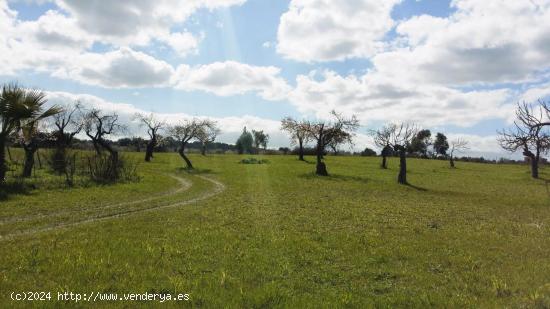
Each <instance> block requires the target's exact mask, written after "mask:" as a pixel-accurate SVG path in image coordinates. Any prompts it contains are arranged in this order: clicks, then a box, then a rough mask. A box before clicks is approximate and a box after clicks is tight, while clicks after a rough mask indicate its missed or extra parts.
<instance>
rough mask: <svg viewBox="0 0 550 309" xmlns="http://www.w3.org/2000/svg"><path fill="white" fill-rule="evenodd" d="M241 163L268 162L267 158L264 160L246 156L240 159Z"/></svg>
mask: <svg viewBox="0 0 550 309" xmlns="http://www.w3.org/2000/svg"><path fill="white" fill-rule="evenodd" d="M240 163H241V164H268V163H269V161H268V160H265V159H260V160H258V159H256V158H247V159H242V160H241V162H240Z"/></svg>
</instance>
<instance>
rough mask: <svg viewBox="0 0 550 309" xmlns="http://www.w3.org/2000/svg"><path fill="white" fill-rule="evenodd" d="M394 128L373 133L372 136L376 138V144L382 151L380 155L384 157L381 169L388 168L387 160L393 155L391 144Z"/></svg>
mask: <svg viewBox="0 0 550 309" xmlns="http://www.w3.org/2000/svg"><path fill="white" fill-rule="evenodd" d="M392 133H393V128H392V127H391V126H385V127H383V128H382V129H379V130H376V131H371V135H372V136H373V137H374V144H375V145H376V146H377V147H379V148H380V149H382V150H381V152H380V155H381V157H382V163H381V165H380V167H381V168H383V169H387V168H388V160H387V158H388V157H389V156H391V155H392V153H393V148H392V146H391V144H390V139H391V135H392Z"/></svg>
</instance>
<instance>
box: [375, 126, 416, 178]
mask: <svg viewBox="0 0 550 309" xmlns="http://www.w3.org/2000/svg"><path fill="white" fill-rule="evenodd" d="M417 131H418V130H417V129H416V126H414V125H409V124H403V123H402V124H389V125H387V126H385V127H384V128H382V129H381V130H380V131H378V132H383V133H384V134H379V135H377V137H376V138H375V141H376V140H377V139H378V140H377V145H386V146H391V147H392V149H393V151H395V152H396V153H397V154H398V155H399V174H398V176H397V182H398V183H400V184H408V182H407V149H408V147H409V145H410V144H411V142H412V140H413V138H414V137H415V136H416V134H417Z"/></svg>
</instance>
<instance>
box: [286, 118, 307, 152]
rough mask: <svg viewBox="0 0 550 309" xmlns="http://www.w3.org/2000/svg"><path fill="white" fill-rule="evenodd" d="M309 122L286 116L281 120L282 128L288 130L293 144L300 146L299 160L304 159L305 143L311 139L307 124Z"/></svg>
mask: <svg viewBox="0 0 550 309" xmlns="http://www.w3.org/2000/svg"><path fill="white" fill-rule="evenodd" d="M306 124H307V122H304V121H302V122H298V121H296V120H294V119H293V118H291V117H286V118H284V119H283V120H282V121H281V129H282V130H283V131H286V132H287V133H288V134H289V135H290V137H291V144H292V145H297V146H298V160H300V161H305V160H304V145H305V144H307V143H308V142H309V140H310V137H309V135H308V134H307V133H308V132H307V130H306V127H305V125H306Z"/></svg>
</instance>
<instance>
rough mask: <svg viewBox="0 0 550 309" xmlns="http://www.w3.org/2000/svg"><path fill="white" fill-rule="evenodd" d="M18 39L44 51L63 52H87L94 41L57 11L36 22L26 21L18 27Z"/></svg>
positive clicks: (41, 17)
mask: <svg viewBox="0 0 550 309" xmlns="http://www.w3.org/2000/svg"><path fill="white" fill-rule="evenodd" d="M16 31H17V33H18V37H19V38H20V39H21V40H23V41H28V42H29V43H30V44H33V45H35V46H37V47H39V48H42V49H50V50H56V51H58V52H63V51H67V49H69V50H76V51H80V50H85V49H87V48H89V47H91V45H92V43H93V40H92V39H91V38H90V37H89V36H87V35H86V34H85V33H84V32H83V31H82V30H81V29H80V28H78V26H77V24H76V20H75V19H74V18H69V17H67V16H65V15H62V14H60V13H59V12H57V11H52V10H50V11H47V12H46V13H45V14H44V15H42V16H40V17H39V18H38V19H37V20H36V21H25V22H21V23H19V24H18V25H17V28H16Z"/></svg>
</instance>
